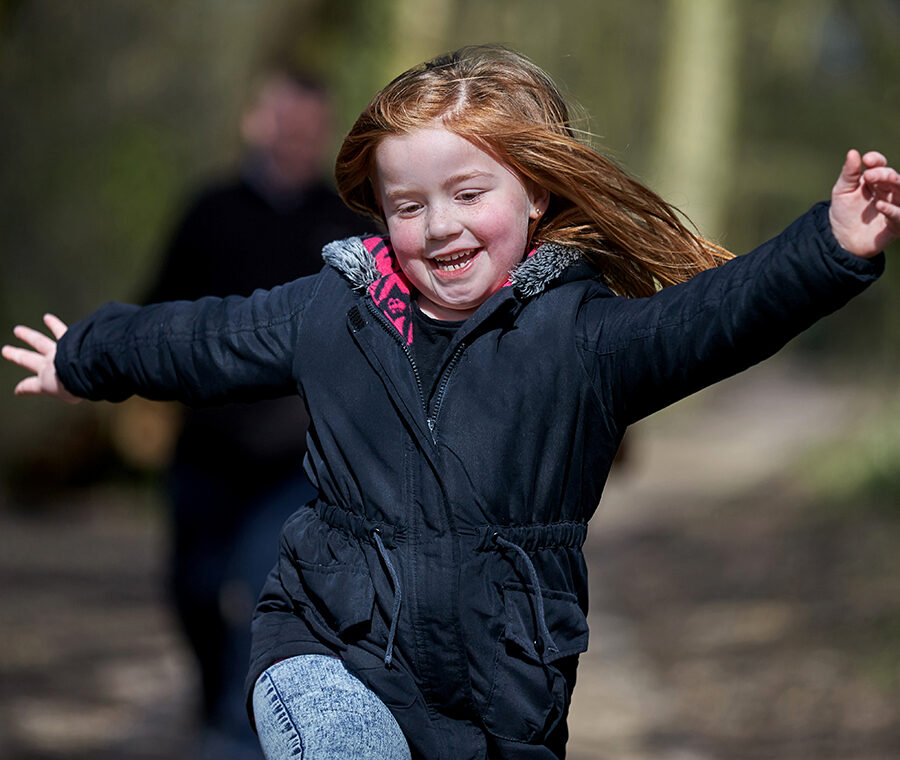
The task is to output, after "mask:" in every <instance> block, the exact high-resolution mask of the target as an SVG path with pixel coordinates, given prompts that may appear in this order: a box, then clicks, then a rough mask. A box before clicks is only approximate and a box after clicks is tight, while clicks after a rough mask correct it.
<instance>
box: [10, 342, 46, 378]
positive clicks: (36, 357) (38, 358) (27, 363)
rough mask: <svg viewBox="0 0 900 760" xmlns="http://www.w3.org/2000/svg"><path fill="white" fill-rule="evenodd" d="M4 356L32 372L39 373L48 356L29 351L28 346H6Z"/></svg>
mask: <svg viewBox="0 0 900 760" xmlns="http://www.w3.org/2000/svg"><path fill="white" fill-rule="evenodd" d="M3 358H4V359H8V360H9V361H11V362H12V363H13V364H18V365H19V366H20V367H24V368H25V369H27V370H30V371H31V372H34V373H35V374H37V372H38V371H39V370H40V368H41V366H43V364H44V362H46V361H47V358H46V357H45V356H44V355H43V354H38V353H35V352H34V351H29V350H28V349H27V348H17V347H16V346H4V347H3Z"/></svg>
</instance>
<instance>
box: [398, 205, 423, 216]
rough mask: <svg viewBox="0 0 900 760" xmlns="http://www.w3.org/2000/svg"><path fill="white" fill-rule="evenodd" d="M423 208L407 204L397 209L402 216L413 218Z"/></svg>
mask: <svg viewBox="0 0 900 760" xmlns="http://www.w3.org/2000/svg"><path fill="white" fill-rule="evenodd" d="M420 208H422V206H421V205H420V204H418V203H406V204H404V205H402V206H398V207H397V213H398V214H399V215H400V216H412V215H413V214H415V213H416V212H417V211H418V210H419V209H420Z"/></svg>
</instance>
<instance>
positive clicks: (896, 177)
mask: <svg viewBox="0 0 900 760" xmlns="http://www.w3.org/2000/svg"><path fill="white" fill-rule="evenodd" d="M863 178H864V179H865V181H866V182H868V183H869V184H872V185H874V184H879V183H884V184H889V185H898V184H900V173H898V172H897V170H896V169H892V168H891V167H890V166H879V167H877V168H874V169H866V170H865V171H864V172H863Z"/></svg>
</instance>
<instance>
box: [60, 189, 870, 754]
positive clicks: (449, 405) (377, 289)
mask: <svg viewBox="0 0 900 760" xmlns="http://www.w3.org/2000/svg"><path fill="white" fill-rule="evenodd" d="M325 257H326V261H327V262H328V263H329V264H330V266H327V267H326V268H325V269H324V270H323V271H322V273H321V274H319V275H316V276H313V277H308V278H303V279H300V280H296V281H294V282H292V283H289V284H287V285H284V286H282V287H278V288H275V289H273V290H271V291H267V292H263V291H259V292H257V293H255V294H253V295H252V296H250V297H249V298H246V299H243V298H226V299H215V298H206V299H203V300H200V301H197V302H193V303H189V302H176V303H173V304H162V305H155V306H150V307H145V308H142V309H138V308H137V307H132V306H124V305H117V304H110V305H108V306H106V307H104V308H102V309H101V310H99V311H98V312H97V313H96V314H94V315H93V316H92V317H90V318H89V319H87V320H85V321H83V322H80V323H78V324H76V325H74V326H73V327H72V328H71V329H70V330H69V332H68V333H67V334H66V335H65V336H64V338H63V339H62V340H61V341H60V344H59V349H58V354H57V360H56V363H57V370H58V372H59V375H60V377H61V379H62V381H63V383H64V384H65V386H66V387H67V388H68V389H69V390H71V391H72V392H73V393H75V394H77V395H79V396H85V397H87V398H95V399H98V398H105V399H110V400H117V399H123V398H125V397H127V396H129V395H130V394H133V393H139V394H141V395H144V396H147V397H149V398H178V399H180V400H182V401H185V402H188V403H204V404H205V403H213V402H220V401H224V400H226V399H249V398H259V397H264V396H275V395H278V394H283V393H287V392H299V393H300V395H301V396H302V397H303V398H304V400H305V401H306V404H307V406H308V408H309V413H310V417H311V419H312V424H311V427H310V431H309V442H308V443H309V449H308V455H307V458H306V461H305V467H306V470H307V472H308V474H309V476H310V478H311V479H312V481H313V483H314V484H316V485H317V487H318V491H319V498H318V500H317V501H315V502H314V503H312V504H309V505H307V506H303V507H301V508H300V509H298V511H297V512H296V513H295V514H294V515H293V517H292V518H291V519H290V520H289V521H288V523H287V524H286V525H285V527H284V531H283V533H282V536H281V548H280V557H279V559H278V563H277V565H276V567H275V569H274V570H273V572H272V574H271V575H270V577H269V580H268V583H267V585H266V587H265V589H264V590H263V594H262V596H261V598H260V601H259V605H258V608H257V612H256V618H255V621H254V647H253V653H252V662H251V669H250V675H249V679H248V688H250V687H252V684H253V683H254V682H255V679H256V678H257V677H258V676H259V674H260V673H261V672H262V671H263V670H264V669H265V668H266V667H267V666H268V665H270V664H272V663H273V662H275V661H276V660H279V659H282V658H286V657H290V656H292V655H297V654H302V653H328V654H336V655H338V656H340V657H342V658H343V660H344V661H345V662H346V663H347V665H348V667H349V668H350V669H351V670H353V671H354V672H355V673H357V675H359V677H360V678H361V679H362V680H363V682H364V683H366V684H367V685H368V686H369V687H371V688H372V689H373V690H374V691H375V692H376V693H377V694H378V695H379V696H380V697H381V699H382V700H383V701H384V702H385V703H386V704H387V706H388V707H389V708H390V709H391V711H392V713H393V714H394V716H395V717H396V718H397V721H398V722H399V724H400V726H401V727H402V728H403V730H404V732H405V734H406V736H407V738H408V740H409V742H410V745H411V747H412V750H413V755H414V757H422V758H428V759H429V760H435V759H437V758H448V760H449V759H450V758H452V760H462V759H463V758H483V757H486V756H488V757H492V758H493V757H496V758H552V757H562V756H563V754H564V745H565V739H566V735H567V732H566V724H565V717H566V713H567V710H568V706H569V700H570V696H571V691H572V688H573V686H574V682H575V667H576V663H577V658H578V654H579V653H580V652H583V651H585V649H586V647H587V644H588V627H587V622H586V619H585V615H586V612H587V609H588V599H587V580H586V567H585V562H584V558H583V555H582V551H581V547H582V543H583V542H584V539H585V534H586V526H587V522H588V520H589V519H590V517H591V515H592V514H593V512H594V510H595V508H596V507H597V504H598V502H599V501H600V495H601V492H602V490H603V485H604V482H605V480H606V477H607V474H608V471H609V468H610V465H611V462H612V460H613V456H614V454H615V452H616V449H617V447H618V445H619V442H620V440H621V438H622V435H623V433H624V431H625V429H626V427H627V426H628V425H629V424H630V423H632V422H634V421H636V420H638V419H640V418H642V417H644V416H646V415H648V414H650V413H652V412H654V411H656V410H658V409H660V408H662V407H664V406H666V405H667V404H670V403H672V402H674V401H676V400H678V399H680V398H683V397H684V396H687V395H688V394H690V393H693V392H694V391H696V390H698V389H700V388H702V387H704V386H706V385H709V384H710V383H713V382H715V381H717V380H719V379H721V378H724V377H726V376H728V375H731V374H733V373H735V372H737V371H739V370H741V369H743V368H745V367H748V366H750V365H751V364H754V363H755V362H758V361H760V360H761V359H763V358H765V357H767V356H769V355H771V354H772V353H773V352H775V351H776V350H777V349H778V348H779V347H781V346H782V345H783V344H784V343H785V342H787V341H788V340H789V339H790V338H791V337H793V336H795V335H796V334H797V333H799V332H800V331H802V330H803V329H804V328H806V327H807V326H809V325H810V324H811V323H812V322H814V321H815V320H816V319H818V318H820V317H822V316H823V315H825V314H827V313H829V312H831V311H833V310H834V309H836V308H838V307H840V306H841V305H842V304H844V303H845V302H846V301H847V300H848V299H849V298H850V297H852V296H853V295H854V294H856V293H858V292H860V291H861V290H862V289H863V288H864V287H865V286H866V285H867V284H868V283H870V282H871V281H872V280H874V279H875V278H876V277H877V276H878V274H879V273H880V271H881V269H882V267H883V257H878V258H876V259H874V260H864V259H861V258H857V257H855V256H853V255H851V254H849V253H847V252H846V251H843V250H842V249H840V247H839V246H838V245H837V243H836V242H835V240H834V238H833V236H832V235H831V231H830V228H829V224H828V216H827V206H825V205H824V204H822V205H820V206H817V207H815V208H814V209H813V210H812V211H811V212H810V213H808V214H807V215H805V216H803V217H801V218H800V219H799V220H798V221H796V222H795V223H794V224H793V225H791V226H790V227H789V228H788V229H787V230H786V231H785V232H784V233H782V234H781V235H780V236H779V237H777V238H775V239H774V240H772V241H770V242H768V243H766V244H764V245H762V246H761V247H760V248H758V249H756V250H755V251H754V252H752V253H750V254H747V255H746V256H742V257H739V258H737V259H735V260H733V261H731V262H729V263H727V264H725V265H724V266H722V267H720V268H718V269H715V270H711V271H708V272H704V273H702V274H700V275H698V276H696V277H694V278H693V279H691V280H690V281H689V282H687V283H684V284H682V285H677V286H674V287H670V288H667V289H664V290H662V291H660V292H659V293H657V294H656V295H654V296H652V297H650V298H641V299H628V298H621V297H616V296H614V295H613V294H612V293H611V292H610V290H609V289H608V288H607V287H606V286H605V285H604V284H603V281H602V277H601V276H600V275H598V274H597V273H596V272H595V271H594V270H592V269H591V268H590V267H589V266H587V264H585V263H584V262H583V261H582V260H581V259H580V258H579V257H578V255H577V253H576V252H573V251H571V250H568V249H562V248H558V247H554V246H545V247H542V248H541V249H539V250H538V252H537V253H535V254H534V255H533V256H532V257H530V258H529V259H527V260H526V261H525V262H524V263H523V264H521V265H520V266H519V267H518V269H517V270H516V271H515V272H514V274H513V277H512V280H511V283H510V284H508V286H507V287H503V288H501V289H500V290H498V291H497V292H496V293H495V294H494V295H492V296H491V297H490V299H489V300H488V301H487V302H485V303H484V304H483V305H482V306H481V307H480V308H479V309H478V311H477V312H476V313H475V314H474V315H473V316H472V317H470V318H469V319H468V320H467V321H466V322H465V324H464V325H463V326H462V327H461V328H460V329H459V331H458V333H457V335H456V336H455V338H454V340H453V341H452V343H451V345H450V346H449V348H448V349H447V352H446V354H445V356H444V359H443V365H444V366H443V370H442V374H441V377H440V380H439V382H438V386H437V391H436V393H435V395H434V398H433V399H432V400H431V401H430V403H427V402H426V399H425V398H424V396H423V389H422V387H421V382H420V380H419V378H418V372H417V370H416V367H415V363H414V361H413V354H412V351H411V350H410V341H411V340H414V339H415V336H414V335H413V334H412V328H411V323H410V321H409V298H410V294H409V289H408V287H407V284H406V282H405V280H404V278H403V277H402V276H401V275H399V274H398V273H396V272H395V271H394V269H395V264H394V261H393V258H392V256H391V251H390V248H389V246H388V245H387V244H386V241H384V240H382V239H380V238H369V239H365V240H364V239H351V240H348V241H343V242H340V243H336V244H332V245H331V246H328V247H326V253H325Z"/></svg>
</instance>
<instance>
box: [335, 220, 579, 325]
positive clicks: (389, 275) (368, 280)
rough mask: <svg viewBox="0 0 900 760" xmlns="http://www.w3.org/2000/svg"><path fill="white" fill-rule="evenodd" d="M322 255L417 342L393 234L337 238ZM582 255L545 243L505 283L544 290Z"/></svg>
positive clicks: (525, 293) (527, 293)
mask: <svg viewBox="0 0 900 760" xmlns="http://www.w3.org/2000/svg"><path fill="white" fill-rule="evenodd" d="M322 258H323V259H324V260H325V263H326V264H328V265H330V266H331V267H333V268H334V269H336V270H337V271H338V272H339V273H340V274H341V275H342V276H343V277H344V279H346V280H347V281H348V282H349V283H350V285H351V287H352V288H353V289H354V290H357V291H359V292H361V293H362V292H368V294H369V296H370V297H371V298H372V300H373V301H374V302H375V304H376V305H377V306H378V308H379V309H380V310H381V311H382V312H383V313H384V315H385V317H387V319H388V320H389V321H390V322H391V324H393V325H394V327H396V328H397V330H398V331H399V332H400V334H401V335H402V336H403V338H404V339H405V341H406V342H407V343H412V341H413V335H412V293H413V288H412V286H411V285H410V283H409V280H408V279H407V278H406V275H404V274H403V272H402V270H401V269H400V267H399V265H398V264H397V258H396V256H395V255H394V251H393V249H392V248H391V244H390V239H389V238H386V237H382V236H378V235H369V236H362V237H352V238H347V239H345V240H336V241H334V242H333V243H329V244H328V245H326V246H325V248H324V249H323V250H322ZM582 260H583V259H582V255H581V252H580V251H578V250H576V249H574V248H567V247H565V246H561V245H556V244H554V243H548V244H545V245H542V246H540V247H539V248H537V249H536V250H534V251H532V252H531V253H530V254H529V255H528V256H527V257H526V258H525V260H524V261H522V262H521V263H520V264H519V265H518V266H517V267H516V268H515V269H513V270H512V271H511V272H510V276H509V280H507V281H506V283H505V284H504V285H503V287H504V288H510V289H511V290H512V291H513V292H514V293H515V294H516V295H519V296H521V297H532V296H536V295H539V294H540V293H542V292H543V291H545V290H546V289H547V288H549V287H550V286H551V285H552V284H553V282H554V281H555V280H558V279H559V278H561V277H562V275H563V274H564V273H565V272H566V270H567V269H568V268H569V267H571V266H572V265H573V264H575V263H577V262H579V261H582Z"/></svg>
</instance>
